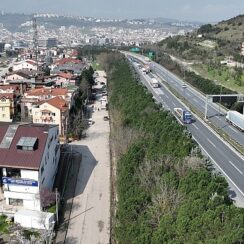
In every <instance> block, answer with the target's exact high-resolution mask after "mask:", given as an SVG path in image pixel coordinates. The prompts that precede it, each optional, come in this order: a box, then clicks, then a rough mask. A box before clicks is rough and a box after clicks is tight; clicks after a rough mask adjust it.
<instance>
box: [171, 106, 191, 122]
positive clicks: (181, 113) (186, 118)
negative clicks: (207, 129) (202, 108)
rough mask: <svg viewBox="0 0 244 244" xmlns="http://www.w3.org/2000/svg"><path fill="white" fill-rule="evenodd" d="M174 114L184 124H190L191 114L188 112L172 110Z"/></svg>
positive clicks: (177, 109)
mask: <svg viewBox="0 0 244 244" xmlns="http://www.w3.org/2000/svg"><path fill="white" fill-rule="evenodd" d="M174 112H175V114H176V116H177V117H178V118H179V119H180V120H181V121H182V122H183V123H184V124H191V122H192V114H191V112H190V111H188V110H184V109H182V108H174Z"/></svg>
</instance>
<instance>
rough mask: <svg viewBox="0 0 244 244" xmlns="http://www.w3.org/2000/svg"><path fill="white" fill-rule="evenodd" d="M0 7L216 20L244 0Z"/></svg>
mask: <svg viewBox="0 0 244 244" xmlns="http://www.w3.org/2000/svg"><path fill="white" fill-rule="evenodd" d="M0 10H4V11H7V12H21V13H33V12H42V13H43V12H48V13H59V14H74V15H81V16H91V17H107V18H111V17H112V18H140V17H165V18H174V19H181V20H197V21H204V22H213V21H219V20H224V19H228V18H230V17H233V16H236V15H238V14H244V0H0Z"/></svg>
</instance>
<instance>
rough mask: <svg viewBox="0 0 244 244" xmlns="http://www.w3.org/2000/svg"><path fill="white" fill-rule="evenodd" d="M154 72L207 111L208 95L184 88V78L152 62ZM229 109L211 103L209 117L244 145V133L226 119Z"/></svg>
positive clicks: (203, 111) (202, 110) (201, 110)
mask: <svg viewBox="0 0 244 244" xmlns="http://www.w3.org/2000/svg"><path fill="white" fill-rule="evenodd" d="M135 57H136V58H139V59H140V60H143V59H144V58H142V57H140V56H138V55H136V56H135ZM152 66H153V72H154V73H156V74H157V75H158V76H159V77H160V78H161V79H163V80H164V81H166V82H167V83H168V84H169V85H170V86H171V87H172V88H173V89H174V90H176V91H177V92H178V93H179V94H180V95H182V96H183V97H185V98H186V99H187V100H188V102H189V103H190V104H191V105H192V106H194V107H195V108H196V109H197V110H198V111H199V112H201V113H202V114H204V113H205V103H206V97H205V96H204V95H203V94H202V93H200V92H198V91H197V90H195V89H194V88H193V87H191V86H189V85H186V88H183V87H182V85H183V84H185V82H184V81H183V80H181V79H180V78H178V77H177V76H175V75H174V74H172V73H171V72H169V71H168V70H167V69H165V68H164V67H162V66H161V65H159V64H157V63H155V62H152ZM226 111H227V110H224V109H222V108H220V107H219V106H218V105H217V104H215V103H210V104H209V106H208V113H207V115H208V119H209V121H211V123H213V124H214V125H215V126H217V127H219V128H221V129H222V130H223V131H224V132H225V133H226V134H228V135H229V136H230V137H231V138H232V139H233V140H235V141H236V142H238V143H239V144H240V145H242V146H244V133H242V132H240V131H239V130H238V129H236V128H235V127H233V126H231V125H230V124H228V123H227V122H226V120H225V116H223V115H225V114H226Z"/></svg>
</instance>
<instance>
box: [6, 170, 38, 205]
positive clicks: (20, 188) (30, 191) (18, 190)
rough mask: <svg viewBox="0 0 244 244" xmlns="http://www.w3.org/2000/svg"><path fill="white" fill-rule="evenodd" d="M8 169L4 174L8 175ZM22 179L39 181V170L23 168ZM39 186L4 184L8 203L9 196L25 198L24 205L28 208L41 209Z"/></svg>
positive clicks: (7, 202)
mask: <svg viewBox="0 0 244 244" xmlns="http://www.w3.org/2000/svg"><path fill="white" fill-rule="evenodd" d="M5 172H6V171H5V170H3V175H4V176H6V173H5ZM20 175H21V179H30V180H35V181H38V171H34V170H21V171H20ZM38 195H39V187H38V186H27V185H26V186H25V185H14V184H7V185H4V197H5V198H6V204H9V198H13V199H23V206H24V208H26V209H32V210H40V199H39V196H38Z"/></svg>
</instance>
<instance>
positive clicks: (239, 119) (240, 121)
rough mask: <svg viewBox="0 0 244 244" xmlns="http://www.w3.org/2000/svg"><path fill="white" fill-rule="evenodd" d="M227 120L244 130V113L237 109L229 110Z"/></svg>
mask: <svg viewBox="0 0 244 244" xmlns="http://www.w3.org/2000/svg"><path fill="white" fill-rule="evenodd" d="M225 118H226V121H227V122H229V123H230V124H231V125H233V126H235V127H236V128H238V129H239V130H240V131H244V115H243V114H241V113H238V112H237V111H233V110H230V111H228V112H227V115H226V117H225Z"/></svg>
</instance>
